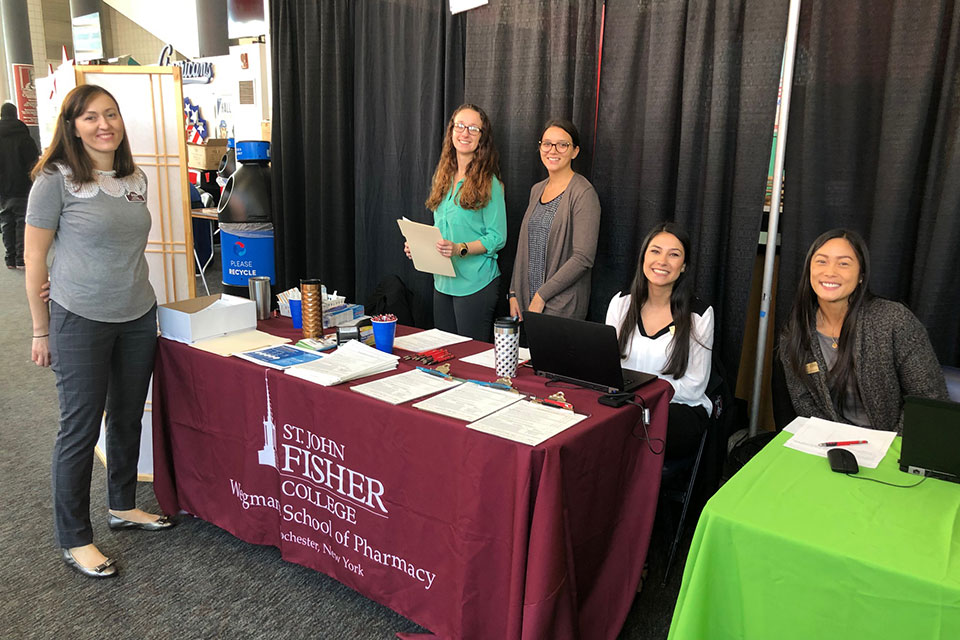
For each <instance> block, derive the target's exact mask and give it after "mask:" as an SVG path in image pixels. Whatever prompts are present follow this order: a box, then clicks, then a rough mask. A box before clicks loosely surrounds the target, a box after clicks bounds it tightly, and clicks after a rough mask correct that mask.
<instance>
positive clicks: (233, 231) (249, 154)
mask: <svg viewBox="0 0 960 640" xmlns="http://www.w3.org/2000/svg"><path fill="white" fill-rule="evenodd" d="M230 161H231V153H230V151H229V150H228V152H227V154H226V155H225V156H224V158H223V159H222V160H221V161H220V171H221V172H222V173H221V175H223V173H225V172H227V171H229V168H230ZM236 165H237V169H236V171H234V172H233V173H232V174H230V177H228V178H227V183H226V185H225V186H224V188H223V193H222V194H221V195H220V205H219V207H218V208H217V210H218V216H217V217H218V219H219V222H220V256H221V260H222V262H223V291H224V293H229V294H231V295H235V296H242V297H248V295H249V293H248V291H249V290H248V288H247V281H248V280H249V279H250V278H251V277H252V276H269V278H270V283H271V284H275V283H276V275H275V269H274V254H273V214H272V210H271V207H272V205H271V199H270V198H271V196H270V143H269V142H261V141H240V142H237V143H236Z"/></svg>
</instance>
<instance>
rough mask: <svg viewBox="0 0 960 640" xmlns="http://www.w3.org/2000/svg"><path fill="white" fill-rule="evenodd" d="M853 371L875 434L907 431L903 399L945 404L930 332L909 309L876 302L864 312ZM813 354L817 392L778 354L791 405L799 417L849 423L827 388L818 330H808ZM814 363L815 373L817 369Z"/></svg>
mask: <svg viewBox="0 0 960 640" xmlns="http://www.w3.org/2000/svg"><path fill="white" fill-rule="evenodd" d="M858 326H859V329H858V331H857V337H856V343H855V345H854V355H853V357H854V369H855V371H856V375H857V385H858V386H859V388H860V397H861V399H862V400H863V406H864V409H865V410H866V412H867V416H868V417H869V418H870V424H871V425H872V427H873V428H874V429H882V430H885V431H896V432H897V433H900V431H902V429H903V397H904V396H908V395H913V396H921V397H924V398H938V399H942V400H946V399H947V385H946V382H944V379H943V370H942V369H941V368H940V363H939V362H938V361H937V356H936V354H935V353H934V352H933V347H932V346H931V345H930V338H929V337H928V336H927V330H926V328H925V327H924V326H923V324H921V322H920V321H919V320H918V319H917V317H916V316H914V315H913V313H911V312H910V310H909V309H907V308H906V307H905V306H903V305H902V304H900V303H898V302H893V301H891V300H884V299H882V298H874V299H872V300H871V301H870V302H868V303H867V304H865V305H864V306H863V308H862V309H861V310H860V318H859V320H858ZM808 331H809V336H810V348H811V350H812V353H807V354H804V361H803V362H802V363H801V364H802V365H807V367H808V368H810V369H816V371H814V372H813V373H805V374H803V375H807V376H810V380H811V381H812V383H813V384H812V387H813V390H812V391H811V389H810V387H808V386H807V385H806V384H804V381H803V380H801V379H800V378H799V377H797V375H796V373H795V372H794V371H793V368H792V367H791V366H790V363H789V362H788V359H787V356H786V354H785V353H783V352H781V353H780V360H781V362H783V368H784V373H785V375H786V380H787V388H788V389H789V391H790V400H791V401H792V402H793V408H794V410H795V411H796V412H797V415H798V416H805V417H818V418H824V419H826V420H833V421H835V422H846V421H845V420H843V418H842V417H841V416H840V415H839V414H838V413H837V409H836V407H834V405H833V402H832V400H831V398H830V390H829V388H828V387H827V379H826V375H827V365H826V362H825V361H824V358H823V353H822V352H821V351H820V344H819V341H818V340H817V337H816V327H810V328H809V329H808ZM814 362H816V367H814V366H813V363H814Z"/></svg>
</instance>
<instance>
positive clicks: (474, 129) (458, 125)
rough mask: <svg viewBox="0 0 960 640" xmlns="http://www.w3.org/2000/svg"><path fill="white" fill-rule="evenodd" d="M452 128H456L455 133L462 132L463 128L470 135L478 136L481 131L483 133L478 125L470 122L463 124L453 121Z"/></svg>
mask: <svg viewBox="0 0 960 640" xmlns="http://www.w3.org/2000/svg"><path fill="white" fill-rule="evenodd" d="M453 128H454V129H456V130H457V133H463V132H464V130H466V131H469V132H470V135H472V136H478V135H480V134H481V133H483V129H481V128H480V127H477V126H474V125H472V124H471V125H466V124H463V123H462V122H454V123H453Z"/></svg>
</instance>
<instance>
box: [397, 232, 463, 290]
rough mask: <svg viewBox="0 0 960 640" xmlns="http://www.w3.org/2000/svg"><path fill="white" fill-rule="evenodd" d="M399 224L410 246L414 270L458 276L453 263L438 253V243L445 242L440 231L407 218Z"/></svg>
mask: <svg viewBox="0 0 960 640" xmlns="http://www.w3.org/2000/svg"><path fill="white" fill-rule="evenodd" d="M397 224H398V225H400V233H402V234H403V237H404V238H405V239H406V241H407V244H408V245H409V246H410V255H411V256H412V257H413V268H414V269H416V270H417V271H423V272H424V273H436V274H437V275H441V276H450V277H453V276H456V275H457V274H456V272H455V271H454V270H453V261H452V260H450V258H447V257H446V256H442V255H440V253H439V252H438V251H437V243H438V242H439V241H440V240H443V236H441V235H440V229H437V228H436V227H434V226H432V225H429V224H422V223H420V222H414V221H413V220H407V219H406V218H401V219H400V220H397Z"/></svg>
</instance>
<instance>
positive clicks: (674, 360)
mask: <svg viewBox="0 0 960 640" xmlns="http://www.w3.org/2000/svg"><path fill="white" fill-rule="evenodd" d="M661 233H669V234H671V235H672V236H674V237H675V238H676V239H677V240H679V241H680V244H681V246H683V262H684V264H685V265H686V267H687V268H685V269H684V270H683V271H681V272H680V276H679V277H678V278H677V280H676V282H674V283H673V289H672V290H671V291H670V314H671V315H672V316H673V326H674V332H673V337H672V338H671V339H670V355H669V356H667V363H666V365H665V366H664V368H663V371H661V372H660V373H662V374H663V375H665V376H673V378H674V379H675V380H679V379H680V378H682V377H683V375H684V374H685V373H686V372H687V363H688V361H689V360H690V334H691V330H692V327H693V321H692V320H691V319H690V313H691V308H692V306H693V304H692V302H693V291H692V290H691V285H690V277H689V276H687V272H688V271H691V270H692V269H691V268H690V267H691V264H690V261H691V256H690V236H688V235H687V232H686V231H684V229H683V227H681V226H680V225H678V224H676V223H675V222H662V223H660V224H658V225H657V226H655V227H654V228H653V229H651V230H650V233H648V234H647V236H646V237H645V238H644V239H643V243H642V244H641V245H640V259H639V260H638V261H637V273H636V275H634V276H633V284H631V285H630V306H629V307H628V308H627V315H625V316H624V318H623V323H622V324H621V325H620V337H619V345H620V357H621V358H624V359H625V358H626V357H627V356H628V355H630V343H631V337H632V334H633V332H634V331H636V330H637V326H638V325H637V323H638V322H639V321H640V309H641V308H643V304H644V303H645V302H646V301H647V296H649V294H650V292H649V287H648V286H647V276H646V275H645V274H644V273H643V261H644V259H645V258H646V255H647V248H648V247H649V246H650V242H651V241H652V240H653V239H654V237H656V236H657V235H658V234H661ZM694 339H695V340H696V341H697V342H700V337H699V336H696V335H695V336H694ZM701 344H702V343H701ZM704 346H706V345H704Z"/></svg>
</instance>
